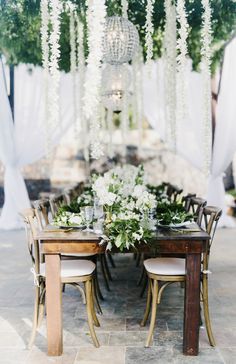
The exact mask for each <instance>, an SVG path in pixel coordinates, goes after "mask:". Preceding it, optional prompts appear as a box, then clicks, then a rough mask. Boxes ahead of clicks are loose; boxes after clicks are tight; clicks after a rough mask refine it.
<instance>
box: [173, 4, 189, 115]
mask: <svg viewBox="0 0 236 364" xmlns="http://www.w3.org/2000/svg"><path fill="white" fill-rule="evenodd" d="M176 14H177V20H178V22H179V37H178V38H177V122H181V120H183V119H184V118H185V115H186V69H187V54H188V49H187V38H188V29H189V25H188V22H187V14H186V8H185V0H177V6H176Z"/></svg>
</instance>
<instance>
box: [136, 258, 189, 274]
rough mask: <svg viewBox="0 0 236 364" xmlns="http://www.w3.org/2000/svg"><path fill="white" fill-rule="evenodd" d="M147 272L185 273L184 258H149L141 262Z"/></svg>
mask: <svg viewBox="0 0 236 364" xmlns="http://www.w3.org/2000/svg"><path fill="white" fill-rule="evenodd" d="M143 264H144V267H145V269H146V271H147V273H152V274H156V275H161V276H162V275H164V276H165V275H167V276H171V275H185V260H184V259H181V258H150V259H147V260H145V261H144V262H143Z"/></svg>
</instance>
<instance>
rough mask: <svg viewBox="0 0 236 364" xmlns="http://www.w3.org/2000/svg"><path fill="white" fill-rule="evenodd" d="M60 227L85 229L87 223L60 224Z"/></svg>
mask: <svg viewBox="0 0 236 364" xmlns="http://www.w3.org/2000/svg"><path fill="white" fill-rule="evenodd" d="M58 227H59V229H64V230H66V229H85V228H86V226H85V225H60V226H58Z"/></svg>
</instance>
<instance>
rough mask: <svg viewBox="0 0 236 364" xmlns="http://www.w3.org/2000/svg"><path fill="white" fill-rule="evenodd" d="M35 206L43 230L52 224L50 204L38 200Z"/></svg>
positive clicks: (47, 201) (34, 203)
mask: <svg viewBox="0 0 236 364" xmlns="http://www.w3.org/2000/svg"><path fill="white" fill-rule="evenodd" d="M33 206H34V208H35V215H36V218H37V221H38V224H39V228H40V229H41V230H42V229H43V228H44V227H45V226H47V225H48V224H49V223H50V215H52V212H51V206H50V202H49V200H36V201H34V202H33Z"/></svg>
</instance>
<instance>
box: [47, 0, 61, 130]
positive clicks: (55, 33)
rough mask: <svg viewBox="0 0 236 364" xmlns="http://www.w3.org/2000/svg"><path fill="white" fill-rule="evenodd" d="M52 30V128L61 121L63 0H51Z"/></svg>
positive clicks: (50, 96)
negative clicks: (60, 41) (60, 89)
mask: <svg viewBox="0 0 236 364" xmlns="http://www.w3.org/2000/svg"><path fill="white" fill-rule="evenodd" d="M49 10H50V23H51V32H50V34H49V47H50V52H49V72H50V84H49V105H50V106H49V110H50V113H49V124H50V126H52V128H53V129H54V128H56V127H58V125H59V122H60V108H59V87H60V71H59V60H60V55H61V52H60V44H59V40H60V35H61V30H60V25H61V10H62V6H61V2H60V0H49Z"/></svg>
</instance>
